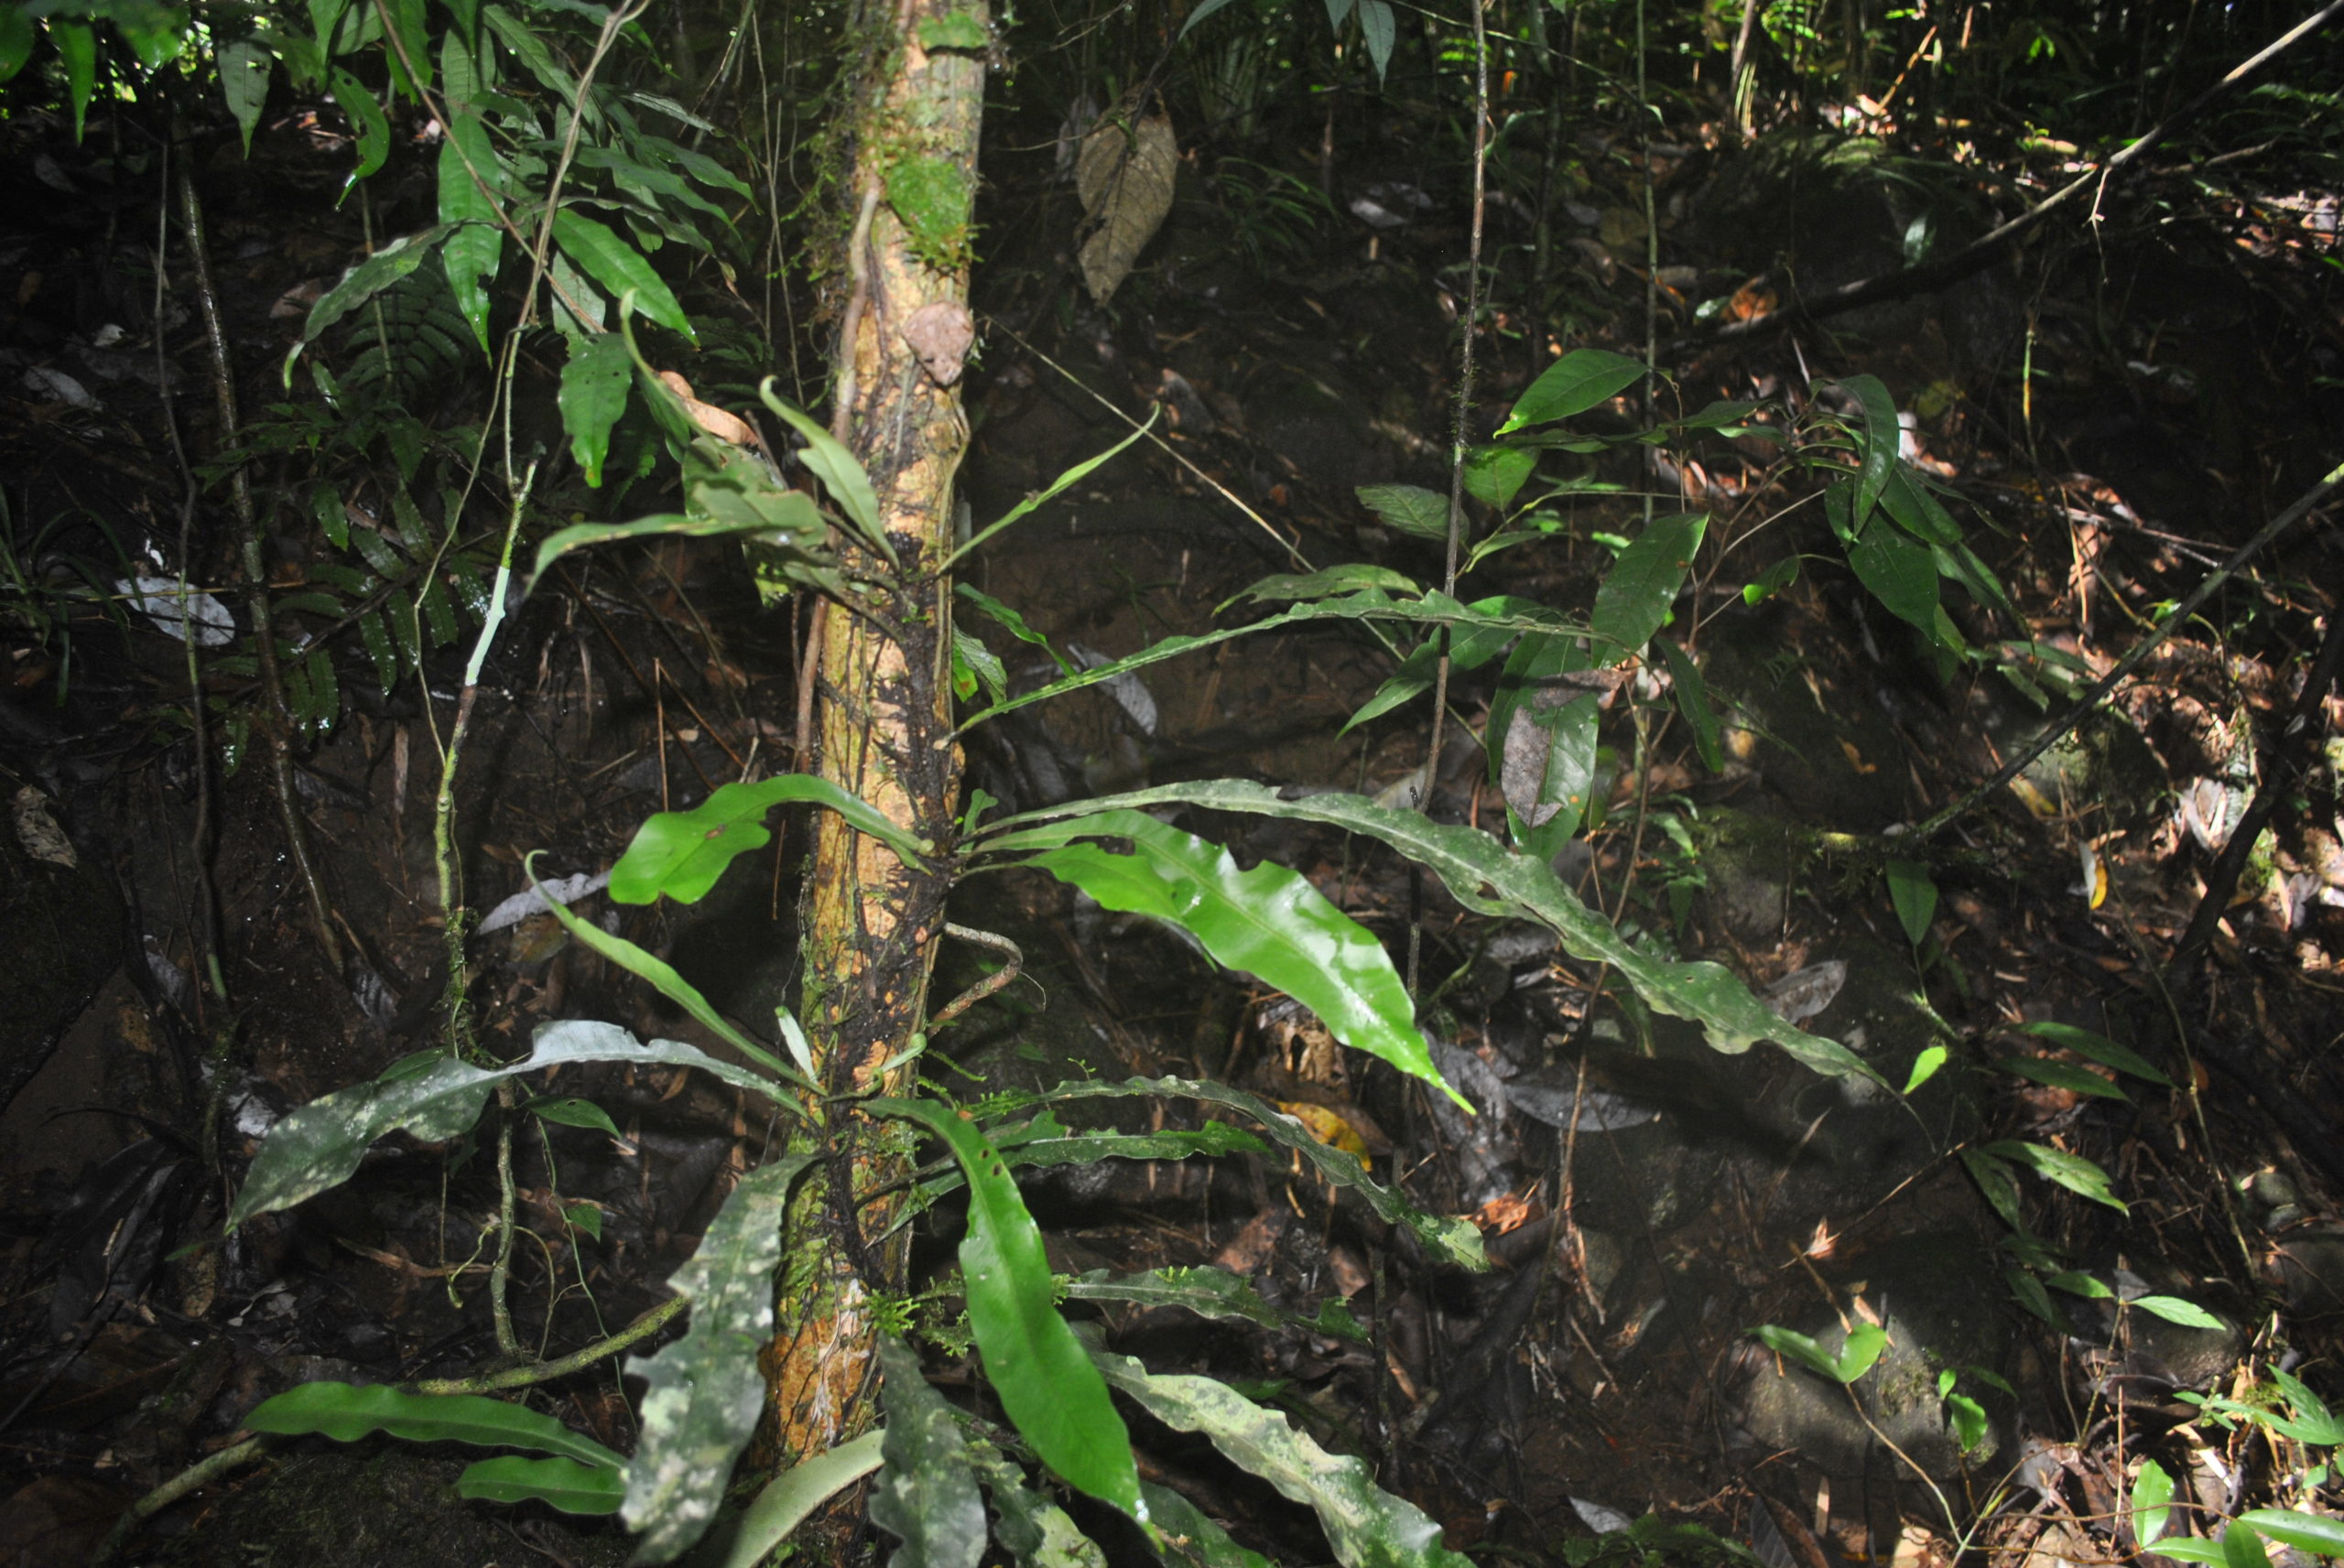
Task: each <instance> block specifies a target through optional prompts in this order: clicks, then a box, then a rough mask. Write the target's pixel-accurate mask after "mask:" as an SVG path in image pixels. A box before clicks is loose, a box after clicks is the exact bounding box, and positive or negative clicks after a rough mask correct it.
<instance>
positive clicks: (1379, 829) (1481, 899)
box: [987, 779, 1889, 1087]
mask: <svg viewBox="0 0 2344 1568" xmlns="http://www.w3.org/2000/svg"><path fill="white" fill-rule="evenodd" d="M1180 803H1186V804H1188V805H1192V806H1204V807H1207V808H1208V809H1210V810H1215V811H1243V812H1246V813H1249V814H1252V815H1255V816H1277V817H1286V818H1288V819H1291V820H1295V821H1303V822H1324V823H1327V824H1329V826H1332V827H1342V828H1345V829H1348V830H1349V831H1351V832H1355V833H1364V834H1366V835H1368V836H1369V837H1371V838H1378V839H1381V840H1383V841H1384V843H1386V844H1389V845H1390V846H1391V847H1392V848H1393V849H1396V850H1398V851H1399V852H1400V853H1401V854H1402V855H1404V856H1405V857H1407V858H1408V859H1409V860H1415V861H1416V862H1417V863H1418V864H1420V865H1422V866H1424V867H1425V868H1426V869H1427V871H1431V872H1432V873H1433V874H1434V875H1436V876H1438V878H1440V880H1441V881H1442V882H1443V883H1444V884H1445V885H1446V886H1447V887H1448V889H1449V893H1450V895H1451V896H1453V897H1454V898H1456V899H1457V901H1458V902H1459V903H1461V904H1463V905H1464V906H1465V907H1466V908H1468V909H1470V910H1471V911H1473V912H1474V913H1475V914H1488V915H1495V916H1498V917H1500V918H1503V919H1508V920H1531V921H1536V922H1537V923H1538V924H1540V925H1546V926H1547V927H1549V928H1550V929H1552V930H1553V931H1554V932H1555V933H1556V934H1557V935H1558V936H1560V937H1561V938H1562V941H1563V946H1565V947H1566V948H1567V949H1568V951H1569V952H1570V954H1571V955H1572V956H1573V957H1577V958H1580V959H1583V960H1586V961H1588V962H1590V963H1608V964H1611V965H1612V966H1613V968H1615V969H1617V970H1618V971H1619V973H1620V974H1621V976H1622V978H1623V979H1626V980H1627V981H1628V983H1629V984H1630V985H1632V986H1633V987H1634V988H1635V989H1636V994H1637V995H1638V996H1640V997H1642V998H1643V999H1644V1002H1645V1003H1646V1005H1648V1006H1650V1007H1652V1008H1654V1009H1655V1011H1661V1012H1666V1013H1667V1014H1669V1015H1670V1016H1671V1017H1675V1018H1684V1019H1688V1020H1690V1021H1692V1022H1697V1023H1699V1024H1700V1025H1702V1027H1703V1028H1704V1029H1705V1030H1706V1031H1707V1033H1708V1037H1709V1044H1710V1045H1711V1047H1712V1048H1714V1049H1717V1050H1720V1051H1724V1052H1727V1053H1729V1054H1731V1053H1736V1052H1741V1051H1746V1050H1748V1049H1749V1048H1750V1047H1751V1046H1752V1045H1753V1044H1757V1043H1758V1042H1759V1041H1761V1040H1772V1041H1774V1043H1775V1044H1779V1045H1780V1046H1782V1047H1783V1049H1784V1050H1785V1051H1787V1052H1789V1053H1790V1054H1792V1055H1794V1056H1796V1057H1797V1058H1798V1059H1799V1060H1800V1061H1802V1062H1804V1063H1806V1064H1807V1065H1808V1066H1810V1067H1812V1068H1814V1069H1815V1070H1816V1071H1818V1072H1822V1073H1830V1074H1834V1075H1847V1074H1853V1075H1856V1076H1861V1077H1866V1078H1870V1079H1872V1081H1873V1082H1874V1083H1881V1082H1882V1079H1881V1078H1880V1076H1879V1075H1878V1074H1877V1073H1875V1072H1873V1071H1872V1068H1870V1067H1869V1066H1867V1065H1864V1063H1863V1060H1862V1059H1861V1057H1859V1056H1857V1055H1856V1054H1854V1053H1852V1052H1850V1050H1848V1048H1847V1047H1846V1046H1844V1045H1841V1044H1839V1043H1838V1042H1836V1041H1832V1040H1827V1039H1825V1038H1823V1037H1822V1036H1821V1035H1817V1034H1809V1033H1807V1032H1806V1031H1804V1030H1802V1029H1799V1028H1798V1027H1797V1026H1796V1025H1794V1024H1788V1023H1785V1022H1783V1021H1782V1019H1781V1018H1779V1017H1777V1016H1776V1015H1775V1014H1774V1012H1773V1011H1771V1010H1770V1009H1768V1008H1767V1006H1766V1005H1765V1003H1763V1002H1762V1001H1760V1000H1758V999H1757V998H1756V997H1755V996H1753V995H1752V994H1751V992H1750V988H1749V987H1747V986H1745V985H1743V984H1742V981H1741V980H1740V979H1737V978H1736V977H1735V976H1734V975H1733V973H1732V972H1731V970H1729V969H1726V968H1723V967H1721V966H1720V965H1717V964H1712V963H1679V962H1675V961H1672V960H1669V959H1666V958H1657V957H1653V956H1652V955H1650V954H1648V953H1646V952H1645V951H1644V950H1643V949H1642V948H1640V947H1638V946H1635V945H1634V944H1633V943H1631V942H1630V941H1629V940H1628V939H1627V938H1626V937H1624V936H1622V935H1620V933H1619V932H1618V931H1617V930H1616V929H1614V928H1613V926H1612V923H1611V922H1610V921H1608V920H1605V919H1604V918H1603V917H1602V916H1601V915H1600V914H1596V913H1595V912H1594V911H1593V910H1590V909H1589V908H1588V907H1587V905H1586V904H1585V903H1582V902H1580V900H1579V895H1578V894H1576V893H1575V892H1572V891H1571V890H1570V888H1569V887H1568V885H1566V884H1565V883H1564V882H1563V881H1562V880H1561V879H1560V878H1558V877H1557V876H1556V875H1555V872H1554V870H1553V868H1551V867H1550V866H1548V865H1546V864H1545V863H1544V862H1543V861H1539V860H1532V859H1530V858H1528V857H1526V856H1523V855H1519V854H1516V853H1514V851H1512V850H1510V849H1506V848H1505V847H1503V845H1501V844H1499V843H1498V842H1497V841H1496V840H1495V839H1493V838H1491V837H1490V836H1489V835H1488V834H1486V833H1483V832H1481V831H1479V830H1478V829H1475V828H1471V827H1464V826H1462V825H1450V824H1447V823H1438V822H1432V821H1429V820H1427V818H1425V817H1424V816H1420V815H1419V814H1417V813H1415V812H1404V811H1395V810H1393V809H1391V808H1389V807H1386V806H1377V805H1376V804H1375V803H1374V802H1373V801H1370V800H1367V799H1364V798H1362V796H1359V795H1340V794H1331V793H1330V794H1327V795H1306V796H1304V797H1302V798H1301V799H1298V800H1284V799H1281V798H1280V797H1279V796H1278V795H1277V794H1276V793H1275V791H1272V790H1269V789H1266V788H1264V787H1263V786H1262V785H1260V784H1249V783H1246V782H1243V781H1242V780H1234V779H1220V780H1213V781H1210V782H1207V783H1202V784H1166V785H1162V786H1160V787H1158V788H1155V789H1145V790H1134V791H1133V792H1131V793H1129V794H1127V795H1112V796H1108V797H1106V798H1104V799H1101V800H1097V801H1087V802H1084V803H1082V805H1081V806H1080V807H1061V808H1053V809H1052V810H1050V811H1046V812H1030V813H1027V814H1026V815H1024V816H1015V817H1004V818H1003V819H1002V820H1001V821H1000V822H997V823H995V824H993V827H992V829H991V831H992V832H993V833H996V834H999V835H1001V838H998V839H989V840H988V843H987V847H988V848H989V849H990V848H992V847H993V846H994V845H996V844H998V845H999V846H1000V847H1002V848H1004V849H1008V848H1015V846H1016V842H1017V840H1018V839H1019V838H1022V837H1023V830H1024V829H1026V828H1027V827H1030V825H1031V824H1032V823H1033V822H1034V821H1035V820H1036V819H1037V818H1039V817H1042V816H1051V815H1057V814H1058V812H1059V811H1063V810H1068V809H1080V810H1085V811H1088V810H1092V809H1094V808H1095V809H1097V810H1101V811H1104V810H1112V809H1118V808H1121V809H1128V810H1135V811H1136V810H1145V809H1146V808H1148V807H1150V806H1170V805H1175V804H1180ZM1883 1087H1889V1086H1886V1085H1884V1084H1883Z"/></svg>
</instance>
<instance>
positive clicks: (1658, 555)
mask: <svg viewBox="0 0 2344 1568" xmlns="http://www.w3.org/2000/svg"><path fill="white" fill-rule="evenodd" d="M1708 528H1709V518H1708V517H1707V516H1706V515H1704V514H1701V513H1698V512H1686V513H1678V514H1675V515H1673V516H1668V517H1655V518H1654V519H1653V520H1652V524H1651V526H1649V527H1647V528H1646V529H1645V530H1644V532H1643V533H1642V534H1640V535H1637V536H1636V538H1635V541H1634V542H1633V544H1631V545H1630V546H1628V547H1627V548H1626V549H1625V550H1622V552H1620V558H1619V559H1618V560H1617V561H1615V562H1614V563H1612V569H1611V571H1609V572H1608V573H1606V574H1605V575H1604V578H1603V584H1602V586H1601V588H1599V589H1596V591H1595V614H1594V617H1593V625H1594V628H1595V635H1596V636H1597V638H1598V639H1600V640H1601V642H1602V643H1608V644H1609V646H1607V647H1604V648H1602V649H1601V653H1600V654H1599V658H1600V660H1601V662H1602V663H1604V664H1607V665H1616V664H1618V663H1619V662H1620V661H1621V660H1622V659H1625V658H1627V657H1629V656H1630V655H1632V654H1637V653H1641V652H1642V651H1643V649H1644V644H1645V643H1648V642H1650V641H1651V640H1652V634H1653V633H1655V632H1657V631H1659V630H1660V628H1661V625H1662V623H1663V622H1666V620H1667V619H1668V608H1669V606H1670V605H1672V604H1674V603H1676V602H1677V593H1678V591H1679V590H1681V589H1683V588H1684V586H1685V574H1686V573H1687V572H1688V571H1690V570H1691V569H1692V567H1693V557H1694V556H1695V555H1696V554H1698V552H1699V550H1700V548H1701V535H1703V534H1704V533H1705V532H1706V531H1707V530H1708Z"/></svg>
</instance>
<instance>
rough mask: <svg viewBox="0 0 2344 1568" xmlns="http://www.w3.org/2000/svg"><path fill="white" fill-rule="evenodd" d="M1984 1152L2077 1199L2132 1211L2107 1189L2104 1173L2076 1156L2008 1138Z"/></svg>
mask: <svg viewBox="0 0 2344 1568" xmlns="http://www.w3.org/2000/svg"><path fill="white" fill-rule="evenodd" d="M1985 1152H1986V1153H1988V1154H1991V1155H1993V1156H1994V1157H1995V1158H1997V1159H2002V1160H2008V1161H2010V1162H2012V1163H2013V1164H2019V1165H2024V1166H2025V1167H2026V1168H2027V1169H2029V1170H2031V1171H2033V1172H2034V1173H2035V1174H2036V1175H2038V1176H2041V1177H2042V1178H2043V1179H2044V1180H2045V1181H2046V1182H2053V1183H2056V1184H2058V1185H2060V1186H2063V1187H2065V1188H2067V1190H2068V1191H2069V1192H2071V1193H2074V1194H2075V1195H2078V1197H2087V1198H2089V1199H2091V1201H2092V1202H2094V1203H2099V1204H2106V1205H2107V1206H2109V1207H2111V1208H2112V1209H2114V1210H2115V1211H2116V1212H2117V1213H2119V1214H2129V1213H2131V1212H2132V1211H2131V1210H2130V1209H2128V1208H2127V1207H2126V1206H2124V1202H2123V1200H2122V1199H2121V1198H2119V1197H2118V1196H2117V1195H2115V1194H2114V1193H2113V1192H2111V1190H2110V1189H2109V1185H2108V1173H2107V1172H2105V1171H2103V1170H2101V1169H2100V1167H2099V1166H2098V1165H2095V1164H2093V1163H2092V1162H2090V1161H2089V1160H2087V1159H2085V1158H2084V1157H2083V1156H2082V1155H2080V1154H2070V1153H2068V1152H2067V1151H2066V1150H2064V1149H2054V1148H2052V1147H2050V1146H2049V1145H2048V1144H2044V1143H2021V1142H2018V1141H2015V1140H2012V1139H2004V1140H2002V1141H2000V1142H1995V1143H1989V1144H1987V1145H1986V1148H1985Z"/></svg>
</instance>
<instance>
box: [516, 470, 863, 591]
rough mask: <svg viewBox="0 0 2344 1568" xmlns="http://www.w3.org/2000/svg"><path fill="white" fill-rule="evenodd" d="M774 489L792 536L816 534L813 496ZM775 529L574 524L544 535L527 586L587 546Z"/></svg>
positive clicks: (674, 517) (734, 520)
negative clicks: (664, 537)
mask: <svg viewBox="0 0 2344 1568" xmlns="http://www.w3.org/2000/svg"><path fill="white" fill-rule="evenodd" d="M774 488H775V490H776V492H777V500H778V501H779V503H780V504H781V505H783V506H786V507H787V508H788V509H789V510H788V513H787V515H786V517H785V518H784V520H783V524H782V525H785V526H787V528H788V529H789V530H790V531H792V532H797V531H800V530H809V531H813V532H817V533H819V530H820V529H821V526H822V514H821V513H820V512H819V511H818V510H817V509H816V508H815V505H814V498H813V497H812V496H810V495H808V494H806V493H805V492H802V491H796V490H786V489H782V488H781V487H779V486H776V487H774ZM789 496H796V497H797V500H796V501H795V502H794V503H793V502H789V501H788V500H787V497H789ZM776 525H777V524H776V519H775V517H773V516H770V515H765V514H726V515H724V516H722V517H719V516H713V515H703V516H698V517H687V516H683V515H681V514H676V513H667V514H661V515H659V516H656V517H639V518H637V519H635V521H634V522H632V523H573V524H570V526H569V527H567V528H558V529H556V530H555V531H554V532H553V533H552V534H550V535H547V537H546V540H545V542H544V543H543V544H541V545H539V546H537V563H536V565H535V566H533V567H532V568H530V571H529V584H530V587H531V589H535V588H536V586H537V579H539V578H541V577H543V576H544V575H545V573H546V570H547V568H549V567H551V566H552V565H553V563H554V562H555V561H557V560H559V559H560V558H561V557H563V556H566V555H568V554H569V553H570V551H572V550H578V549H583V548H585V547H586V546H590V545H604V544H609V543H611V542H612V541H613V540H617V539H640V538H646V537H654V536H659V535H680V536H683V537H687V538H695V539H705V538H722V537H726V536H730V535H742V534H749V535H757V534H765V533H771V532H773V531H775V529H776Z"/></svg>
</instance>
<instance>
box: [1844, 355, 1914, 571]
mask: <svg viewBox="0 0 2344 1568" xmlns="http://www.w3.org/2000/svg"><path fill="white" fill-rule="evenodd" d="M1840 385H1841V386H1842V387H1844V388H1845V389H1846V390H1847V391H1849V392H1850V393H1853V394H1854V395H1855V397H1856V401H1857V402H1859V403H1861V405H1862V406H1863V411H1864V437H1863V466H1862V468H1861V470H1858V473H1857V477H1856V494H1855V515H1854V516H1853V517H1851V518H1850V520H1849V524H1848V525H1849V526H1850V528H1851V529H1854V530H1856V531H1857V532H1859V533H1866V532H1868V530H1866V529H1865V528H1864V522H1865V520H1866V519H1867V518H1869V517H1870V516H1871V515H1872V507H1873V505H1874V504H1875V503H1877V502H1878V501H1879V500H1880V492H1882V491H1883V490H1884V489H1886V488H1887V486H1888V481H1889V476H1890V475H1892V474H1894V472H1895V471H1896V453H1897V449H1898V448H1899V447H1901V446H1902V445H1903V444H1904V438H1905V432H1904V430H1903V428H1902V427H1900V426H1899V425H1898V424H1897V423H1896V399H1895V398H1894V397H1892V396H1890V395H1889V392H1888V388H1887V387H1886V386H1885V385H1884V384H1883V383H1882V382H1881V379H1880V377H1878V376H1876V375H1851V376H1850V377H1849V378H1848V379H1847V380H1845V381H1843V382H1841V383H1840ZM1849 554H1850V556H1851V557H1852V556H1853V554H1854V552H1853V551H1852V550H1851V551H1850V552H1849ZM1858 569H1859V570H1860V571H1861V568H1858ZM1929 580H1930V583H1931V588H1932V597H1934V592H1935V584H1936V581H1937V573H1936V569H1935V568H1934V567H1932V568H1931V570H1930V574H1929ZM1884 597H1885V596H1884V595H1883V598H1884ZM1891 608H1892V609H1893V608H1894V606H1893V605H1892V606H1891ZM1899 613H1902V611H1899Z"/></svg>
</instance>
